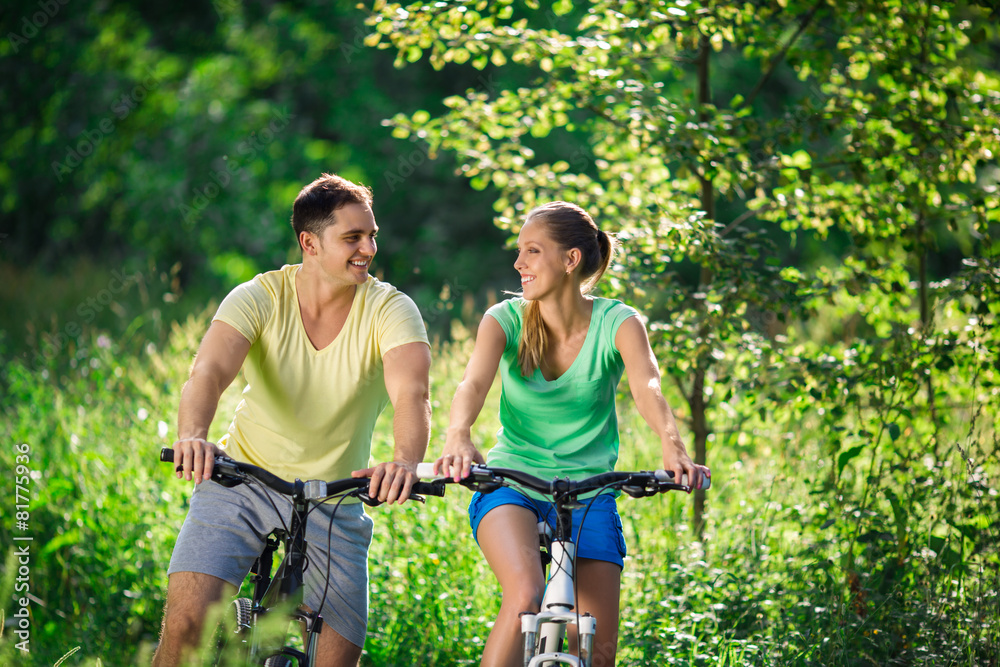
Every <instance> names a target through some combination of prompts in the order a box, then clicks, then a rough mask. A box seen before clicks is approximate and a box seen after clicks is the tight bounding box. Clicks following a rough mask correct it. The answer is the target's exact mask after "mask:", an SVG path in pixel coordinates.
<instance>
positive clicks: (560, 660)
mask: <svg viewBox="0 0 1000 667" xmlns="http://www.w3.org/2000/svg"><path fill="white" fill-rule="evenodd" d="M577 621H578V619H577V615H576V612H575V611H562V610H559V611H543V612H541V613H538V614H523V615H522V616H521V632H522V634H523V635H524V667H551V666H552V665H570V667H591V665H592V664H593V661H594V634H595V633H596V632H597V619H596V618H594V617H593V616H591V615H590V614H583V615H582V616H580V617H579V626H578V627H579V631H580V647H579V648H580V657H579V658H578V657H576V656H575V655H570V654H568V653H561V652H556V651H547V652H545V653H536V652H535V651H536V648H537V643H538V629H539V626H541V625H542V624H543V623H560V624H563V625H565V624H568V623H576V622H577ZM547 648H550V647H547ZM551 648H556V649H558V648H559V647H551Z"/></svg>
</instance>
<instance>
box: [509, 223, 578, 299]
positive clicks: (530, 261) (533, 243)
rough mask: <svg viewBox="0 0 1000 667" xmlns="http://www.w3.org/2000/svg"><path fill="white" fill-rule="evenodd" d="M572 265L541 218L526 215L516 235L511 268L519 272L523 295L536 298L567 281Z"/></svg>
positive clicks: (566, 252) (567, 253)
mask: <svg viewBox="0 0 1000 667" xmlns="http://www.w3.org/2000/svg"><path fill="white" fill-rule="evenodd" d="M570 268H571V265H570V257H569V252H568V251H566V250H563V249H562V248H561V247H560V246H559V244H558V243H556V241H555V240H554V239H553V238H552V237H551V236H549V233H548V230H547V229H546V226H545V224H544V223H543V222H541V221H539V220H538V219H537V218H532V219H529V220H528V221H527V222H525V223H524V226H523V227H521V233H520V234H518V235H517V260H516V261H515V262H514V269H516V270H517V272H518V273H519V274H521V291H522V293H523V295H524V298H525V299H529V300H536V299H540V298H541V297H543V296H544V295H546V294H549V293H551V292H552V291H553V290H554V289H556V288H558V287H561V286H564V285H565V284H566V283H567V278H569V274H568V273H567V270H568V269H570Z"/></svg>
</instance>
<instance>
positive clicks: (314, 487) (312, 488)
mask: <svg viewBox="0 0 1000 667" xmlns="http://www.w3.org/2000/svg"><path fill="white" fill-rule="evenodd" d="M160 460H161V461H164V462H173V460H174V452H173V450H172V449H170V448H167V447H164V448H162V449H161V450H160ZM251 477H252V478H255V479H256V481H257V482H260V483H262V484H263V485H264V486H265V487H268V488H270V489H271V490H272V491H274V492H276V493H278V494H280V495H282V496H285V497H287V498H288V499H289V500H290V501H291V503H292V514H291V525H290V527H289V528H288V529H287V531H286V530H282V529H279V530H275V531H273V532H272V533H271V534H269V535H268V536H267V540H266V543H265V546H264V550H263V551H262V552H261V554H260V555H259V556H258V557H257V559H256V560H255V561H254V564H253V566H252V567H251V569H250V575H251V581H252V582H253V585H254V591H253V598H252V600H247V598H237V599H236V600H235V602H236V603H237V611H238V612H240V610H241V609H242V610H243V611H246V606H247V605H245V604H243V603H249V620H248V621H246V622H244V621H242V620H240V619H241V618H242V613H238V614H237V622H238V626H237V634H238V635H243V633H244V632H246V630H247V629H249V633H247V641H246V642H245V643H246V644H247V646H246V649H245V651H246V653H245V656H246V658H247V662H248V664H255V665H259V664H262V663H263V664H265V665H272V664H275V665H287V664H288V659H293V660H295V661H296V663H297V665H298V667H312V666H313V665H315V664H316V654H317V651H318V649H319V634H320V632H321V631H322V628H323V617H322V615H321V614H320V610H319V609H317V610H315V611H304V610H303V608H302V602H303V598H304V587H305V582H304V576H303V572H304V566H305V561H306V539H305V526H306V520H307V518H308V516H309V512H310V511H311V510H312V508H313V506H314V505H315V504H320V503H323V502H326V501H327V500H330V499H332V498H335V497H345V496H353V497H356V498H358V499H360V500H361V501H362V502H363V503H365V504H366V505H369V506H370V507H375V506H377V505H380V504H381V502H380V501H379V500H377V499H374V498H370V497H369V496H368V492H367V486H368V480H367V479H364V478H348V479H342V480H334V481H330V482H324V481H321V480H309V481H306V482H303V481H302V480H299V479H296V480H295V481H294V482H288V481H286V480H283V479H281V478H279V477H277V476H275V475H273V474H272V473H270V472H268V471H267V470H264V469H263V468H259V467H257V466H254V465H251V464H248V463H240V462H237V461H233V460H232V459H229V458H226V457H224V456H217V457H216V458H215V466H214V468H213V470H212V480H213V481H214V482H217V483H219V484H221V485H222V486H230V487H231V486H236V485H238V484H242V483H244V482H245V481H248V480H249V479H250V478H251ZM419 494H424V495H433V496H443V495H444V487H443V486H441V485H439V484H422V483H419V482H418V483H416V484H414V485H413V486H412V487H411V489H410V497H409V499H410V500H416V501H418V502H423V501H424V498H423V496H422V495H419ZM280 545H284V547H285V549H284V556H283V558H282V560H281V563H280V564H279V565H278V569H277V570H276V571H275V573H274V575H273V576H272V575H271V569H272V566H273V563H274V554H275V552H276V551H277V549H278V547H279V546H280ZM285 605H288V606H291V607H292V609H293V610H292V611H291V612H290V613H289V614H288V616H286V617H285V618H286V619H287V620H288V622H292V621H299V622H301V623H303V625H304V626H305V627H304V636H303V643H304V645H303V648H304V649H305V650H304V651H299V650H298V649H294V648H292V647H290V646H281V647H274V646H268V645H266V640H267V637H265V636H264V633H263V632H262V630H261V628H260V624H259V623H258V622H257V621H258V620H260V618H262V617H263V616H265V615H266V614H267V613H268V612H269V611H270V610H271V609H273V608H275V607H276V606H285ZM320 606H322V605H320ZM241 643H242V642H241ZM282 643H284V639H282ZM219 648H220V649H221V648H222V646H221V645H220V647H219ZM283 656H284V658H283ZM272 661H274V662H272Z"/></svg>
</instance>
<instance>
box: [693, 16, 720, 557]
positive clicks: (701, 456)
mask: <svg viewBox="0 0 1000 667" xmlns="http://www.w3.org/2000/svg"><path fill="white" fill-rule="evenodd" d="M699 46H700V49H699V54H698V105H699V106H700V107H701V108H702V109H704V107H705V105H706V104H711V102H712V91H711V87H710V86H709V76H708V75H709V70H708V64H709V63H708V59H709V56H710V55H711V53H712V47H711V44H710V43H709V41H708V37H706V36H705V35H702V37H701V43H700V45H699ZM699 115H700V117H701V120H703V121H705V120H708V114H706V113H705V112H704V111H701V112H700V114H699ZM707 166H708V165H705V167H707ZM699 173H700V174H705V173H706V170H705V169H700V170H699ZM700 179H701V208H702V210H703V211H705V215H706V216H708V218H709V219H710V220H714V219H715V186H714V185H713V184H712V181H711V179H709V178H707V177H706V176H704V175H702V176H701V177H700ZM711 281H712V272H711V269H709V268H708V267H704V266H703V267H701V284H702V286H707V285H708V284H709V283H710V282H711ZM700 335H701V337H702V339H704V338H705V337H706V336H707V335H708V330H707V328H706V327H702V331H701V332H700ZM710 364H711V359H710V358H705V359H699V360H698V364H697V366H696V369H695V376H694V382H693V384H692V387H691V396H690V397H689V400H688V404H689V406H690V408H691V428H692V430H693V431H694V462H695V463H698V464H700V465H705V462H706V461H707V460H708V434H709V427H708V415H707V414H706V410H707V407H708V405H707V401H706V397H705V375H706V373H707V370H708V366H709V365H710ZM704 527H705V492H704V491H702V490H701V489H698V490H697V491H695V492H694V531H695V535H696V536H697V537H698V539H701V536H702V531H703V530H704Z"/></svg>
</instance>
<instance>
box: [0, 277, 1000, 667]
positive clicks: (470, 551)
mask: <svg viewBox="0 0 1000 667" xmlns="http://www.w3.org/2000/svg"><path fill="white" fill-rule="evenodd" d="M949 289H950V290H951V291H952V292H953V294H954V298H953V299H952V300H949V302H948V304H949V305H948V306H947V307H946V308H943V309H942V313H941V319H942V320H945V319H946V320H947V321H948V322H949V323H950V324H951V326H952V330H953V335H952V338H951V339H948V340H945V339H944V338H943V337H942V338H941V340H939V341H937V342H934V343H931V342H930V341H927V346H931V349H939V348H940V349H947V350H949V355H948V358H950V359H951V360H952V363H953V365H952V366H950V367H949V368H948V369H947V371H948V372H949V373H954V374H956V375H955V377H956V378H958V377H960V376H961V374H963V373H964V372H965V371H963V370H962V369H968V368H972V367H974V368H977V369H978V371H977V372H975V373H973V378H974V382H973V383H971V384H966V385H963V391H965V392H966V396H967V400H966V401H965V402H964V403H956V404H955V405H954V406H953V407H952V409H951V411H950V412H949V415H950V417H949V419H948V420H947V421H943V422H942V424H941V426H940V429H939V431H938V432H937V433H936V436H937V438H938V442H940V443H941V445H940V447H941V448H942V450H944V449H946V448H950V447H956V448H958V449H959V450H960V451H961V457H962V460H961V461H959V460H958V459H957V457H953V456H949V455H948V454H947V452H945V451H941V452H939V453H937V452H934V451H933V448H932V447H930V446H927V447H925V448H924V449H921V448H920V447H919V446H918V445H925V444H926V443H928V442H930V440H929V436H930V435H933V434H932V433H930V432H928V431H927V430H926V424H925V423H924V422H922V421H921V419H920V418H919V411H917V410H915V409H914V407H913V406H911V405H909V404H908V403H907V401H906V400H900V397H904V398H905V396H906V395H907V394H908V393H912V392H913V390H914V387H913V385H912V381H909V380H907V379H906V376H905V375H903V374H902V373H901V372H899V373H897V374H896V375H895V376H894V377H895V380H894V379H892V377H889V376H885V377H866V376H865V370H866V369H870V368H872V362H873V359H874V358H875V357H874V356H873V355H876V354H877V353H879V352H878V351H877V350H876V348H873V347H871V346H869V345H865V344H863V343H862V342H860V341H855V342H854V343H853V344H851V345H845V346H844V347H843V349H842V351H841V352H840V353H839V354H836V355H835V354H832V353H825V356H818V355H814V354H813V352H812V351H811V350H809V349H807V348H806V344H805V343H800V344H799V347H798V348H797V349H798V353H799V354H801V355H802V356H803V358H804V359H807V360H808V361H809V363H808V364H807V365H806V366H804V370H803V371H802V374H801V376H799V377H798V378H797V379H795V381H794V382H792V381H789V382H788V383H787V384H782V385H779V387H778V389H781V391H783V392H784V393H783V394H780V395H779V394H775V393H774V392H776V391H778V389H776V388H775V387H772V386H771V385H770V384H769V383H760V382H757V381H756V380H757V378H754V377H750V378H747V377H744V376H739V375H738V373H737V372H736V371H737V370H738V369H735V368H734V369H733V373H732V374H731V377H734V378H737V377H739V378H740V381H739V382H735V383H734V387H735V388H736V389H734V392H733V394H732V395H731V396H729V397H726V399H725V405H726V406H727V407H726V408H724V409H723V410H722V411H721V414H723V415H724V417H722V418H720V423H719V427H718V428H717V430H716V431H715V433H714V434H713V435H712V440H711V446H712V449H711V457H712V458H711V463H712V467H713V471H714V475H713V477H714V486H713V488H712V490H711V491H710V492H709V493H708V498H709V501H708V505H707V509H706V514H705V521H706V525H705V527H704V531H703V533H702V535H701V537H700V538H696V537H695V534H694V531H693V529H692V528H693V527H692V518H693V517H692V512H691V506H690V503H689V499H688V498H687V497H686V496H683V495H681V494H674V495H669V496H664V497H657V498H649V499H642V500H633V499H629V498H623V499H622V500H621V501H620V509H621V513H622V517H623V523H624V528H625V532H626V539H627V543H628V548H629V554H630V556H629V559H628V561H627V562H626V569H625V572H624V574H623V586H622V624H621V642H620V643H621V650H620V659H619V664H621V665H629V666H637V665H650V666H652V665H663V664H679V665H704V666H709V665H711V666H719V665H769V666H770V665H803V664H807V665H824V666H838V665H845V666H846V665H874V664H878V665H882V664H914V665H934V664H942V663H945V664H956V665H970V667H971V666H972V665H980V664H989V661H990V660H995V659H997V657H1000V656H998V655H997V647H998V646H1000V618H998V616H997V614H996V590H997V584H998V567H1000V553H998V552H1000V540H998V537H1000V536H998V534H997V530H996V527H995V526H994V525H993V524H994V522H993V517H995V516H996V514H997V511H998V510H1000V507H998V506H997V503H998V500H997V499H998V497H1000V494H998V491H997V479H998V475H1000V469H998V467H997V457H996V454H997V438H996V431H995V428H994V425H993V423H992V421H991V420H989V419H988V417H987V416H988V415H991V414H995V413H996V401H997V399H996V388H997V386H1000V385H998V377H997V375H998V373H1000V370H998V369H997V368H996V365H995V355H993V354H992V350H995V349H997V348H996V345H995V344H996V341H995V340H994V338H993V337H995V336H996V331H997V329H998V328H997V327H996V322H995V318H996V314H995V313H990V312H989V310H990V305H991V304H994V303H996V302H997V298H996V297H997V292H1000V272H998V271H997V268H996V267H995V266H990V265H987V264H980V265H978V266H970V267H968V271H967V273H966V274H964V275H963V276H962V277H961V278H960V279H956V281H955V282H954V283H953V284H951V285H950V286H949ZM984 303H985V304H987V306H986V307H985V309H984V308H983V307H982V304H984ZM210 314H211V308H209V309H208V310H207V311H204V312H203V313H202V314H201V315H199V316H198V317H196V318H191V319H189V320H187V321H186V322H181V323H178V324H176V325H172V326H170V327H169V328H168V330H167V331H164V332H163V334H162V340H163V341H164V342H162V343H153V342H152V339H158V338H157V337H155V336H154V337H152V339H151V340H150V344H149V345H141V346H132V345H129V344H128V339H127V338H123V337H122V336H121V335H120V332H119V331H114V330H99V329H97V330H90V329H88V330H87V331H85V333H84V334H83V335H82V337H81V338H80V341H81V343H80V344H79V346H78V347H76V348H73V350H72V352H70V351H69V348H66V349H64V350H63V351H62V352H60V353H59V354H58V355H55V356H53V357H52V360H51V363H50V364H49V365H48V366H46V367H37V368H32V367H29V366H27V365H25V364H23V363H21V362H19V361H16V360H14V361H11V362H9V363H6V364H4V372H3V373H4V374H3V376H2V383H3V384H2V387H3V391H4V395H5V396H11V397H13V400H12V401H11V402H10V403H5V404H4V410H5V412H4V421H3V422H2V428H3V435H4V440H5V442H8V443H15V444H16V443H25V444H28V445H29V447H30V457H31V468H32V470H33V471H35V472H34V474H33V475H32V481H31V488H32V499H31V502H30V505H31V508H30V514H31V516H30V530H29V532H30V534H31V535H32V536H33V537H34V540H33V542H32V543H31V544H32V546H31V548H32V555H33V556H35V558H34V559H33V560H32V563H31V581H30V584H31V591H32V594H33V595H35V596H36V597H37V598H38V600H40V602H38V601H33V602H32V604H31V605H30V610H31V614H32V616H31V631H32V635H31V638H32V643H31V647H32V653H31V654H29V655H27V656H25V655H23V654H20V653H18V652H16V651H15V650H14V647H13V644H12V642H13V641H14V640H15V639H16V637H15V636H13V635H11V634H10V629H9V627H8V629H7V630H6V631H5V633H4V635H3V636H2V637H0V656H2V657H3V658H5V659H7V660H8V661H9V660H15V661H16V664H31V665H53V664H55V663H56V662H58V661H59V660H60V659H63V658H64V656H65V660H64V661H63V663H62V664H63V665H95V664H107V665H132V664H134V665H140V664H148V660H149V652H150V650H151V648H152V645H153V642H155V640H156V636H157V634H158V630H159V621H160V615H161V613H162V604H163V593H164V591H165V586H166V565H167V562H168V559H169V554H170V549H171V546H172V544H173V539H174V537H175V535H176V532H177V530H179V527H180V524H181V521H182V520H183V516H184V513H185V506H186V499H187V497H188V495H189V493H190V488H189V485H188V484H186V483H183V482H180V481H178V480H176V479H175V478H174V477H173V476H172V475H171V474H170V471H169V469H168V468H167V467H165V466H164V465H163V464H161V463H159V462H158V461H157V456H156V454H157V449H158V448H159V447H160V446H162V445H164V444H168V443H169V442H171V440H172V438H173V427H172V425H171V423H172V421H173V419H174V415H175V414H176V407H177V398H178V395H179V390H180V385H181V383H182V382H183V381H184V379H185V376H186V373H187V368H188V366H189V364H190V359H191V357H192V355H193V353H194V351H195V349H196V347H197V344H198V341H199V339H200V336H201V335H202V333H203V332H204V330H205V328H206V326H207V320H208V318H209V317H210ZM972 320H975V322H972ZM121 326H122V327H123V328H124V327H127V326H128V323H127V322H123V323H122V324H121ZM454 339H455V341H454V342H452V343H447V344H441V345H439V346H437V347H436V348H435V351H434V359H435V363H434V368H433V371H432V382H433V386H432V397H433V402H434V406H433V407H434V417H433V420H434V421H433V434H434V435H433V440H432V443H431V452H430V454H429V456H433V455H435V454H436V452H437V451H438V450H439V448H440V447H441V446H442V443H443V433H444V427H445V425H446V422H447V406H448V404H449V402H450V398H451V395H452V393H453V392H454V389H455V386H456V385H457V383H458V381H459V379H460V377H461V373H462V370H463V367H464V363H465V361H466V360H467V358H468V355H469V353H470V351H471V340H470V339H469V335H468V332H467V331H465V330H464V329H462V328H456V330H455V332H454ZM908 340H909V339H908V338H906V337H905V336H901V337H899V338H898V340H897V341H896V342H895V343H894V345H896V347H895V348H893V351H892V352H891V353H888V352H887V353H886V355H887V357H889V358H883V357H878V358H879V359H880V361H879V364H880V365H881V366H884V367H886V368H889V367H890V365H891V366H892V367H893V368H896V369H897V370H898V371H902V370H904V369H906V368H907V367H908V366H910V365H912V364H913V363H914V362H918V363H919V360H920V358H921V357H922V356H926V355H928V354H930V353H929V351H928V348H927V347H926V346H925V347H912V346H911V347H905V346H904V345H905V343H906V342H907V341H908ZM981 340H988V341H990V345H991V346H990V347H982V346H979V345H978V341H981ZM815 344H816V345H817V346H818V343H815ZM879 354H880V353H879ZM933 356H934V358H936V359H939V360H940V359H941V358H944V356H943V355H941V354H937V355H933ZM726 365H727V362H726V361H720V366H722V367H723V368H725V367H726ZM905 382H910V385H909V386H907V385H902V384H900V383H905ZM956 383H957V381H956ZM848 388H849V389H848ZM239 389H240V387H239V383H236V384H234V386H233V387H232V388H231V390H230V391H229V392H228V393H227V394H226V396H225V397H224V399H223V405H221V406H220V409H219V414H218V416H217V418H216V421H215V424H214V426H213V434H212V435H213V437H217V436H218V434H220V433H221V431H222V429H224V428H225V426H226V424H227V423H228V418H229V414H230V413H231V411H232V409H233V408H234V407H235V405H236V402H237V401H238V398H239ZM845 389H847V390H846V391H845ZM498 390H499V387H494V390H493V393H492V394H491V396H490V397H489V399H488V402H487V406H486V408H485V410H484V412H483V416H482V418H481V419H480V420H479V422H478V423H477V424H476V427H475V433H474V437H475V439H476V441H477V442H481V443H484V446H485V447H488V446H489V443H491V442H492V438H493V433H494V432H495V430H496V428H497V421H496V420H497V417H496V415H497V401H498V400H499V396H498ZM755 397H756V399H755ZM720 400H721V399H720ZM816 405H822V406H823V407H824V410H823V412H822V413H821V412H820V411H819V410H817V409H815V406H816ZM8 406H11V407H8ZM760 407H768V409H767V410H766V411H764V412H761V411H760V410H759V408H760ZM619 409H620V412H621V431H622V451H621V458H620V463H619V467H620V468H621V469H627V468H628V469H632V468H634V469H649V468H655V467H657V466H658V464H659V461H658V456H659V454H658V447H657V446H655V444H654V443H653V442H652V439H651V438H650V436H649V433H648V427H647V426H646V425H645V424H644V423H643V422H642V420H641V419H640V418H639V416H638V414H637V413H636V410H635V407H634V405H632V403H631V401H630V400H629V399H628V397H627V393H622V394H621V395H620V396H619ZM160 422H163V424H162V425H161V424H160ZM391 447H392V436H391V410H390V411H389V412H387V414H385V415H384V416H383V417H382V419H381V420H380V422H379V426H378V429H377V431H376V434H375V442H374V455H375V457H376V458H384V457H385V456H387V455H388V453H389V452H390V451H391ZM848 452H850V453H851V454H850V456H845V453H848ZM13 455H14V450H13V448H7V449H5V450H4V451H2V452H0V457H2V460H3V463H4V466H5V469H7V470H16V466H15V465H14V463H15V462H14V460H13ZM841 464H842V465H841ZM467 496H468V494H467V493H466V492H465V491H464V490H462V489H457V488H455V489H451V491H450V493H449V494H448V496H446V497H445V498H443V499H438V498H430V499H428V501H427V503H426V504H425V505H418V504H408V505H405V506H403V507H402V508H399V507H393V508H386V507H380V508H376V509H373V510H370V514H371V516H372V518H373V519H374V521H375V523H376V539H375V542H374V543H373V545H372V550H371V563H370V572H371V623H370V632H369V638H368V641H367V643H366V646H365V655H364V657H363V661H362V664H363V665H371V666H373V667H375V666H379V667H389V666H392V665H395V666H401V665H413V664H434V665H442V666H443V667H447V666H449V665H462V664H475V663H476V662H477V661H478V658H479V654H480V651H481V649H482V646H483V643H484V642H485V639H486V636H487V634H488V632H489V629H490V623H491V622H492V620H493V618H494V616H495V614H496V612H497V610H498V607H499V590H498V589H497V587H496V584H495V581H494V579H493V577H492V574H491V573H490V571H489V568H488V567H487V566H486V564H485V562H484V560H483V559H482V556H481V554H480V553H479V551H478V548H477V547H476V545H475V542H474V540H473V539H472V537H471V535H470V533H469V529H468V519H467V515H466V511H465V508H466V506H467V503H468V500H469V498H468V497H467ZM5 516H6V514H5ZM2 530H3V531H4V533H3V539H4V543H5V544H8V545H9V544H12V540H11V538H12V537H13V536H15V535H18V534H21V533H17V532H16V531H14V530H13V525H12V524H11V522H10V521H6V522H5V523H4V525H3V526H2ZM14 562H15V561H14V560H12V559H11V557H10V555H9V553H8V555H7V556H6V562H5V564H4V566H3V570H2V575H3V577H2V581H3V582H4V583H3V585H2V586H0V590H6V591H10V590H11V589H12V585H13V582H14V578H15V575H14V573H15V570H14V569H13V568H14V567H15V565H14ZM16 605H17V601H16V599H12V597H11V596H10V594H9V592H8V593H7V594H5V595H4V608H3V611H4V613H5V614H6V618H8V619H10V618H11V614H12V613H14V612H15V611H16V609H17V607H16ZM279 630H280V631H282V632H283V631H284V628H283V627H282V628H279ZM25 660H27V662H25ZM11 664H14V663H11Z"/></svg>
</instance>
